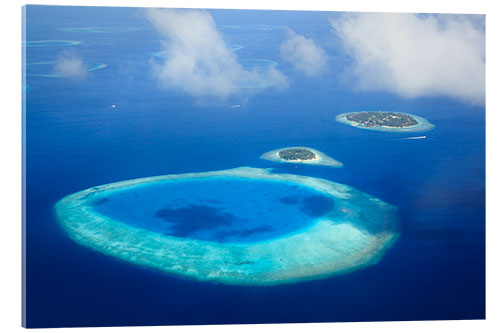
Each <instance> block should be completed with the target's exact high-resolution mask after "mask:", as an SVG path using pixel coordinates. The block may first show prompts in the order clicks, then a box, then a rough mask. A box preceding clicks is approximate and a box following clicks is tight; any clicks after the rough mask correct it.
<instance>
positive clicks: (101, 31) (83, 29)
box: [59, 26, 146, 34]
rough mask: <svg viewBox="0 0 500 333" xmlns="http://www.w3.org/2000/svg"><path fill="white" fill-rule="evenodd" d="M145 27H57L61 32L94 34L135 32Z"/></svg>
mask: <svg viewBox="0 0 500 333" xmlns="http://www.w3.org/2000/svg"><path fill="white" fill-rule="evenodd" d="M145 29H146V28H145V27H140V26H130V27H75V28H71V27H70V28H59V31H63V32H77V33H95V34H116V33H122V32H135V31H141V30H145Z"/></svg>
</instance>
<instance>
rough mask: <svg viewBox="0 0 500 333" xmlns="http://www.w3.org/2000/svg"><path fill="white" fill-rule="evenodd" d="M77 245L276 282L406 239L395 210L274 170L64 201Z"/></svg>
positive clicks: (135, 184) (141, 184)
mask: <svg viewBox="0 0 500 333" xmlns="http://www.w3.org/2000/svg"><path fill="white" fill-rule="evenodd" d="M56 214H57V216H58V219H59V222H60V224H61V225H62V227H63V228H64V230H65V231H66V232H67V234H68V235H69V237H70V238H71V239H73V240H74V241H76V242H77V243H79V244H81V245H84V246H87V247H90V248H92V249H94V250H96V251H99V252H102V253H104V254H107V255H110V256H113V257H116V258H119V259H122V260H125V261H127V262H130V263H133V264H138V265H142V266H147V267H151V268H155V269H158V270H160V271H163V272H165V273H169V274H175V275H180V276H184V277H189V278H193V279H196V280H199V281H214V282H220V283H224V284H234V285H261V286H265V285H276V284H281V283H292V282H300V281H305V280H311V279H317V278H322V277H327V276H331V275H334V274H340V273H346V272H350V271H352V270H355V269H359V268H361V267H364V266H366V265H369V264H374V263H376V262H377V261H378V260H379V258H380V257H381V256H382V255H383V253H384V252H385V250H386V249H387V248H389V247H390V246H391V245H392V243H393V242H394V240H395V239H397V237H398V227H397V218H396V214H395V208H394V207H393V206H391V205H388V204H386V203H384V202H382V201H380V200H379V199H377V198H374V197H372V196H369V195H367V194H365V193H362V192H359V191H357V190H355V189H353V188H351V187H349V186H346V185H342V184H338V183H334V182H331V181H327V180H324V179H320V178H312V177H307V176H299V175H291V174H275V173H272V172H270V171H269V170H267V169H258V168H248V167H243V168H237V169H230V170H222V171H212V172H202V173H190V174H178V175H165V176H158V177H149V178H140V179H133V180H126V181H122V182H117V183H112V184H106V185H102V186H97V187H93V188H90V189H87V190H84V191H81V192H77V193H74V194H71V195H68V196H66V197H65V198H63V199H62V200H60V201H59V202H58V203H57V204H56Z"/></svg>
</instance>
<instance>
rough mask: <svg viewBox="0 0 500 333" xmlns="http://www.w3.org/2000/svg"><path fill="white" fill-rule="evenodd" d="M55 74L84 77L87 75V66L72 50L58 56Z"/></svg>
mask: <svg viewBox="0 0 500 333" xmlns="http://www.w3.org/2000/svg"><path fill="white" fill-rule="evenodd" d="M54 74H56V75H58V76H61V77H67V78H74V79H82V78H84V77H85V76H86V75H87V68H86V67H85V64H84V63H83V61H82V59H81V58H79V57H77V56H76V55H74V54H72V53H71V52H63V53H61V54H59V55H58V57H57V60H56V63H55V65H54Z"/></svg>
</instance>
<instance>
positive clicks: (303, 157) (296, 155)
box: [278, 148, 316, 161]
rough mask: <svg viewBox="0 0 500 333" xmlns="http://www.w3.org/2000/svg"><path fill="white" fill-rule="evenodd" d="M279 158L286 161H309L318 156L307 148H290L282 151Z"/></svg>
mask: <svg viewBox="0 0 500 333" xmlns="http://www.w3.org/2000/svg"><path fill="white" fill-rule="evenodd" d="M278 156H279V157H280V158H281V159H283V160H286V161H297V160H299V161H308V160H313V159H315V158H316V154H314V153H313V152H312V151H310V150H309V149H305V148H288V149H284V150H280V152H279V153H278Z"/></svg>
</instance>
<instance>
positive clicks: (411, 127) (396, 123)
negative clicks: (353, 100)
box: [336, 111, 434, 132]
mask: <svg viewBox="0 0 500 333" xmlns="http://www.w3.org/2000/svg"><path fill="white" fill-rule="evenodd" d="M336 120H337V121H338V122H340V123H343V124H347V125H351V126H353V127H357V128H362V129H368V130H376V131H387V132H424V131H429V130H431V129H433V128H434V125H433V124H431V123H430V122H429V121H428V120H427V119H425V118H422V117H419V116H415V115H412V114H408V113H401V112H391V111H361V112H350V113H343V114H340V115H338V116H337V118H336Z"/></svg>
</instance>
